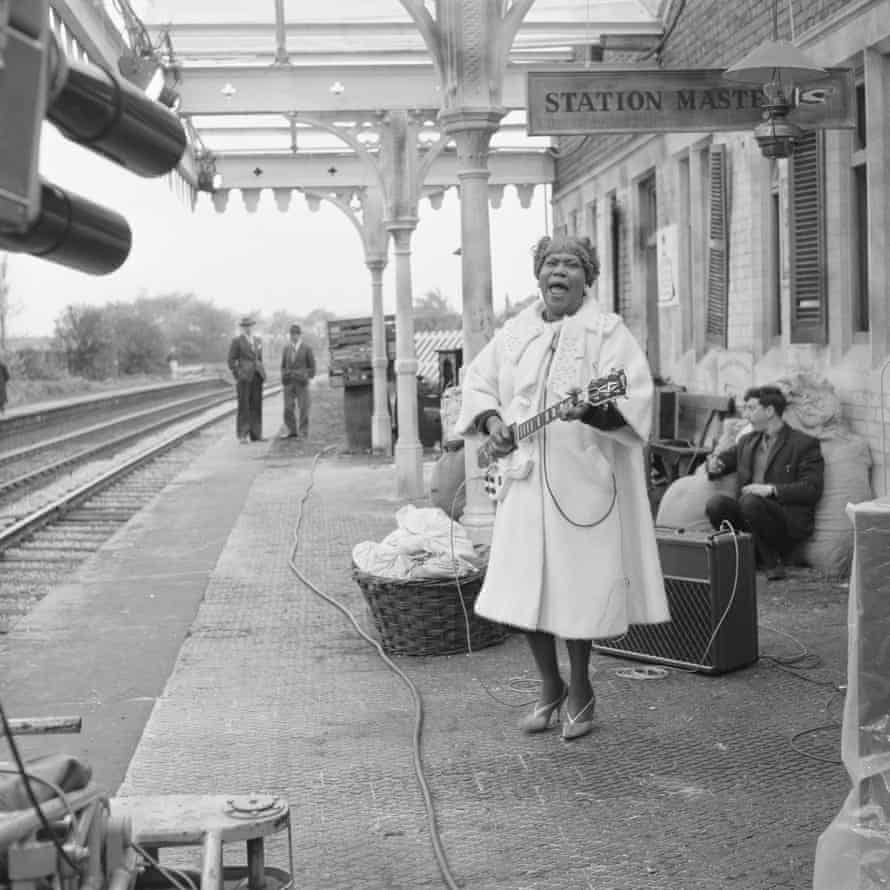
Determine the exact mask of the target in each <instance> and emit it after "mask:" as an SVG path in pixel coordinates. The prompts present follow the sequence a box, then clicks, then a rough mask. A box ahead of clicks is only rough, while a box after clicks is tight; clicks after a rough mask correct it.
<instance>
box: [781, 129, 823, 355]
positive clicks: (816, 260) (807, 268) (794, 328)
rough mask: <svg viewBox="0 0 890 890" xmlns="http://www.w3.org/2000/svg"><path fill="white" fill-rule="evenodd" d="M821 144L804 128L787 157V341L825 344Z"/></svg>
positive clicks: (814, 132)
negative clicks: (789, 231) (788, 316)
mask: <svg viewBox="0 0 890 890" xmlns="http://www.w3.org/2000/svg"><path fill="white" fill-rule="evenodd" d="M824 152H825V148H824V141H823V139H822V136H821V134H820V133H819V132H818V131H815V130H811V131H809V132H805V133H804V135H803V136H802V137H801V139H799V140H798V142H797V145H796V146H795V148H794V154H793V155H792V156H791V164H790V168H791V169H790V176H789V189H790V193H791V202H790V203H791V221H790V224H791V233H790V235H791V237H790V239H789V240H790V245H791V250H790V260H791V342H792V343H827V342H828V306H827V294H826V287H825V156H824Z"/></svg>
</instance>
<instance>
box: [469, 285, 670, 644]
mask: <svg viewBox="0 0 890 890" xmlns="http://www.w3.org/2000/svg"><path fill="white" fill-rule="evenodd" d="M544 308H545V306H544V302H543V301H542V300H538V301H537V302H536V303H534V304H532V305H531V306H529V307H527V308H526V309H524V310H523V311H522V312H521V313H520V314H519V315H517V316H516V317H514V318H512V319H510V320H509V321H508V322H507V323H506V324H505V325H504V327H503V328H502V329H501V330H500V331H498V333H497V334H496V335H495V336H494V338H493V339H492V340H491V341H490V342H489V343H488V344H487V345H486V346H485V347H484V348H483V349H482V351H481V352H480V353H479V354H478V355H477V356H476V357H475V358H474V359H473V361H472V362H471V363H470V364H469V365H468V366H467V368H466V369H465V372H464V376H463V381H462V384H461V399H462V404H461V412H460V416H459V418H458V421H457V424H456V429H457V432H458V433H459V434H461V435H465V436H468V435H473V434H474V426H473V420H474V418H475V417H477V416H478V415H479V414H480V413H481V412H483V411H486V410H489V409H495V410H497V411H498V413H499V414H500V415H501V416H502V417H503V418H504V420H506V421H507V422H514V421H522V420H527V419H528V418H530V417H532V416H534V415H535V414H537V413H539V412H540V411H541V410H543V409H544V408H545V407H546V406H548V405H552V404H554V403H555V402H556V401H559V400H560V399H561V398H563V397H565V395H566V394H567V393H568V391H569V390H570V389H571V388H572V387H582V388H586V386H587V384H588V383H589V382H590V381H591V380H593V379H595V378H597V377H599V376H602V375H604V374H608V373H609V372H610V371H611V370H613V369H623V370H624V371H625V373H626V375H627V397H626V398H619V399H618V400H617V401H616V406H617V407H618V409H619V410H620V412H621V414H622V415H623V416H624V418H625V420H626V421H627V424H626V425H625V426H623V427H621V428H620V429H617V430H613V431H611V432H602V431H600V430H597V429H596V428H594V427H591V426H589V425H587V424H585V423H582V422H580V421H562V420H555V421H553V422H552V423H550V424H548V425H547V426H545V427H543V428H542V429H541V430H538V432H536V433H534V434H533V435H532V436H530V437H529V438H527V439H526V440H524V443H523V448H524V449H526V454H527V455H529V456H530V457H531V458H532V469H531V472H530V474H529V475H528V477H527V478H525V479H516V480H514V481H513V482H512V483H511V484H510V487H509V489H508V491H507V494H506V497H505V498H504V500H503V501H501V502H500V503H499V504H498V508H497V514H496V518H495V526H494V533H493V538H492V546H491V555H490V558H489V563H488V569H487V573H486V577H485V582H484V584H483V587H482V590H481V591H480V594H479V598H478V599H477V601H476V611H477V612H478V613H479V614H480V615H482V616H484V617H485V618H489V619H491V620H493V621H500V622H502V623H505V624H510V625H513V626H514V627H518V628H523V629H526V630H543V631H547V632H549V633H552V634H555V635H556V636H559V637H563V638H567V639H593V638H598V637H611V636H618V635H620V634H623V633H625V631H626V630H627V626H628V623H634V624H641V623H654V622H660V621H667V620H668V619H669V613H668V605H667V598H666V596H665V592H664V581H663V578H662V573H661V566H660V563H659V560H658V550H657V545H656V541H655V530H654V526H653V522H652V516H651V512H650V508H649V501H648V498H647V495H646V482H645V469H644V465H643V445H644V443H645V442H646V440H647V438H648V436H649V428H650V424H651V419H652V399H653V391H654V388H653V384H652V377H651V374H650V372H649V366H648V363H647V362H646V358H645V356H644V354H643V352H642V350H641V349H640V347H639V345H638V344H637V342H636V340H635V339H634V338H633V336H632V335H631V333H630V332H629V331H628V330H627V328H626V327H625V325H624V323H623V322H622V321H621V319H620V318H619V317H618V316H617V315H613V314H611V313H603V312H601V310H600V309H599V307H598V305H597V304H596V302H595V301H594V300H593V299H591V298H589V297H588V298H587V300H586V302H585V303H584V304H583V305H582V306H581V308H580V309H579V310H578V312H576V313H575V314H574V315H572V316H570V317H567V318H565V319H563V320H561V321H558V322H555V323H548V322H546V321H545V320H544V319H543V317H542V311H543V309H544ZM557 337H558V341H557V340H556V338H557ZM552 344H553V345H554V346H555V351H554V350H553V349H552V348H551V345H552ZM548 363H549V365H550V369H549V374H547V391H546V401H545V400H544V395H545V394H544V393H542V387H543V378H544V375H545V369H546V368H547V366H548Z"/></svg>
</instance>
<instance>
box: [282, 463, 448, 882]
mask: <svg viewBox="0 0 890 890" xmlns="http://www.w3.org/2000/svg"><path fill="white" fill-rule="evenodd" d="M332 447H333V446H330V447H328V448H324V449H322V450H321V451H319V452H318V453H317V454H316V455H315V457H314V458H313V460H312V468H311V470H310V477H309V484H308V485H307V486H306V490H305V491H304V492H303V496H302V498H300V503H299V513H298V515H297V524H296V526H295V527H294V544H293V547H292V549H291V555H290V557H289V558H288V566H289V568H290V570H291V572H293V574H294V575H295V576H296V577H297V579H298V580H299V581H300V582H301V583H302V584H304V585H305V586H306V587H308V588H309V590H311V591H312V592H313V593H314V594H316V595H317V596H319V597H321V598H322V599H323V600H324V601H325V602H327V603H328V604H329V605H331V606H333V607H334V608H335V609H337V610H338V611H339V612H340V613H341V614H342V615H343V616H344V617H345V618H346V619H347V620H348V621H349V622H350V624H352V626H353V628H355V631H356V633H358V635H359V636H360V637H361V638H362V639H363V640H365V642H367V643H369V644H370V645H371V646H373V647H374V649H375V650H376V651H377V654H378V655H379V656H380V658H381V660H382V661H383V663H384V664H385V665H386V666H387V667H388V668H389V669H390V670H391V671H392V672H393V673H394V674H396V676H398V677H399V679H401V680H402V682H403V683H404V684H405V685H406V686H407V687H408V691H409V692H410V693H411V697H412V699H413V700H414V735H413V751H414V757H413V760H414V772H415V774H416V776H417V782H418V784H419V785H420V792H421V795H422V796H423V805H424V809H425V810H426V816H427V825H428V827H429V831H430V840H431V842H432V845H433V853H434V855H435V857H436V863H437V865H438V866H439V872H440V874H441V875H442V879H443V881H444V882H445V884H446V886H447V887H448V888H449V890H459V886H458V884H457V882H456V881H455V879H454V875H453V874H452V872H451V869H450V868H449V866H448V859H447V857H446V855H445V850H444V848H443V846H442V839H441V837H440V835H439V828H438V825H437V824H436V811H435V808H434V807H433V800H432V795H431V793H430V789H429V785H428V784H427V781H426V776H425V774H424V769H423V756H422V749H421V741H422V731H423V717H424V711H423V699H422V698H421V696H420V692H419V690H418V689H417V687H416V686H415V685H414V683H413V682H412V681H411V679H410V678H409V677H408V676H407V674H405V672H404V671H403V670H402V669H401V668H400V667H399V666H398V665H397V664H396V663H395V662H394V661H393V660H392V659H391V658H390V657H389V656H388V655H387V654H386V653H385V652H384V651H383V647H382V646H381V645H380V643H379V642H378V641H377V640H375V639H374V638H373V637H372V636H370V635H369V634H368V633H366V632H365V630H364V628H362V626H361V625H360V624H359V622H358V620H357V619H356V617H355V615H354V614H353V613H352V612H351V611H350V610H349V609H348V608H347V607H346V606H345V605H343V603H341V602H340V601H339V600H338V599H336V598H335V597H332V596H330V595H329V594H327V593H325V592H324V591H322V590H320V589H319V588H318V587H317V586H316V585H315V584H313V583H312V581H310V580H309V579H308V578H307V577H306V576H305V575H304V574H303V573H302V572H301V571H300V569H299V567H298V566H297V564H296V562H295V559H296V555H297V551H298V550H299V548H300V526H301V525H302V522H303V512H304V511H303V508H304V505H305V503H306V501H307V500H308V498H309V495H310V494H311V493H312V489H313V487H314V485H315V468H316V466H317V465H318V461H319V460H320V459H321V457H322V456H323V455H324V454H326V453H327V452H328V451H330V450H331V449H332Z"/></svg>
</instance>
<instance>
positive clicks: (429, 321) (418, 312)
mask: <svg viewBox="0 0 890 890" xmlns="http://www.w3.org/2000/svg"><path fill="white" fill-rule="evenodd" d="M461 324H462V319H461V316H460V315H459V314H458V313H457V312H455V311H454V310H453V309H452V308H451V306H450V305H449V303H448V300H447V298H446V297H445V296H443V294H442V291H440V290H439V288H432V289H431V290H428V291H426V293H424V294H423V296H421V297H416V298H415V300H414V330H415V331H455V330H459V329H460V327H461Z"/></svg>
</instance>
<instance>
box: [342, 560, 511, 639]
mask: <svg viewBox="0 0 890 890" xmlns="http://www.w3.org/2000/svg"><path fill="white" fill-rule="evenodd" d="M352 575H353V577H354V578H355V580H356V583H357V584H358V586H359V587H360V588H361V591H362V593H363V594H364V596H365V599H366V600H367V602H368V607H369V608H370V610H371V617H372V618H373V619H374V625H375V627H376V628H377V632H378V633H379V635H380V643H381V645H382V646H383V651H384V652H386V653H387V654H388V655H453V654H455V653H458V652H467V651H469V650H470V649H472V650H473V651H475V650H476V649H484V648H485V647H486V646H493V645H495V644H496V643H501V642H503V641H504V640H505V639H506V638H507V636H508V635H509V633H510V631H509V628H507V627H505V626H504V625H502V624H495V623H493V622H491V621H486V619H484V618H480V617H479V616H478V615H476V614H475V613H474V612H473V605H474V604H475V602H476V597H477V596H478V594H479V588H480V587H482V581H483V579H484V578H485V572H484V571H479V572H474V573H473V574H470V575H464V576H462V577H461V578H460V584H459V585H458V582H457V581H456V580H455V579H454V578H422V579H419V578H414V579H409V580H399V579H394V578H381V577H379V576H377V575H369V574H367V573H365V572H362V571H359V569H358V568H356V567H355V565H353V571H352ZM458 587H459V589H458ZM461 597H462V598H463V602H464V607H465V608H466V616H465V615H464V609H463V608H461V602H460V598H461ZM467 619H469V625H470V645H469V647H468V646H467Z"/></svg>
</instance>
